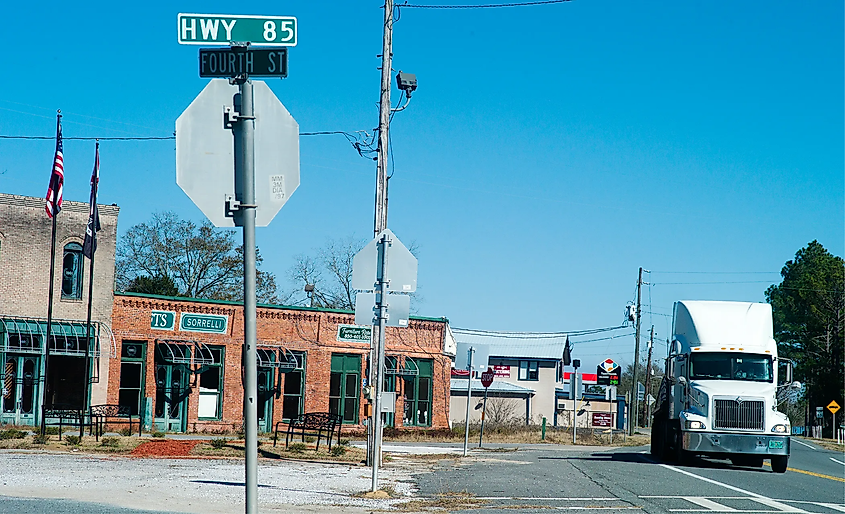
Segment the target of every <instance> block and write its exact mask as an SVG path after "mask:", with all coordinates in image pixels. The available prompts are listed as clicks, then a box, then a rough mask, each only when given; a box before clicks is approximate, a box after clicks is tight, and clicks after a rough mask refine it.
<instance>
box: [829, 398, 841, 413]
mask: <svg viewBox="0 0 845 514" xmlns="http://www.w3.org/2000/svg"><path fill="white" fill-rule="evenodd" d="M827 410H829V411H830V413H831V414H836V411H838V410H839V404H838V403H836V401H835V400H834V401H832V402H830V403H828V404H827Z"/></svg>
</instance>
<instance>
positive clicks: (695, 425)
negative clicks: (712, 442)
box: [687, 421, 707, 430]
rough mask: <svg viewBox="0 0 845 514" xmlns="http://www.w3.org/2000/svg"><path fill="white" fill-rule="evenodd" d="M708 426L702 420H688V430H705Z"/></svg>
mask: <svg viewBox="0 0 845 514" xmlns="http://www.w3.org/2000/svg"><path fill="white" fill-rule="evenodd" d="M705 428H707V426H706V425H705V424H704V423H702V422H701V421H687V430H704V429H705Z"/></svg>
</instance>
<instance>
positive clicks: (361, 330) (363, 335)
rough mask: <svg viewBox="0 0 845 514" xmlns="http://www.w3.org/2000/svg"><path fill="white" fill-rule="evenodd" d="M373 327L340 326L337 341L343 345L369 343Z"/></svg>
mask: <svg viewBox="0 0 845 514" xmlns="http://www.w3.org/2000/svg"><path fill="white" fill-rule="evenodd" d="M372 330H373V329H372V327H362V326H360V325H338V327H337V340H338V341H340V342H342V343H369V342H370V334H371V333H372Z"/></svg>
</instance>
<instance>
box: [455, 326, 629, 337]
mask: <svg viewBox="0 0 845 514" xmlns="http://www.w3.org/2000/svg"><path fill="white" fill-rule="evenodd" d="M622 328H628V327H627V326H625V325H619V326H618V327H604V328H592V329H587V330H573V331H561V332H505V331H499V330H480V329H472V328H457V327H453V328H452V332H454V333H456V334H464V335H475V336H488V337H500V338H502V339H555V338H560V337H566V336H570V337H576V336H585V335H593V334H600V333H602V332H610V331H613V330H619V329H622Z"/></svg>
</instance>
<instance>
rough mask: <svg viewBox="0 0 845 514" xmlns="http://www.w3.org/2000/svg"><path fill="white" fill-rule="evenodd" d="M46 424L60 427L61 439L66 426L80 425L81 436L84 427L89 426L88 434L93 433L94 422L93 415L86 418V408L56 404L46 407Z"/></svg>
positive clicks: (80, 435)
mask: <svg viewBox="0 0 845 514" xmlns="http://www.w3.org/2000/svg"><path fill="white" fill-rule="evenodd" d="M44 424H45V425H49V426H58V427H59V440H61V438H62V429H63V428H64V427H79V437H82V432H83V430H84V427H88V434H89V435H91V429H92V427H93V422H92V419H91V416H88V420H87V422H86V420H85V410H84V409H80V408H78V407H72V406H69V405H63V404H56V405H51V406H50V407H46V408H45V409H44Z"/></svg>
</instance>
